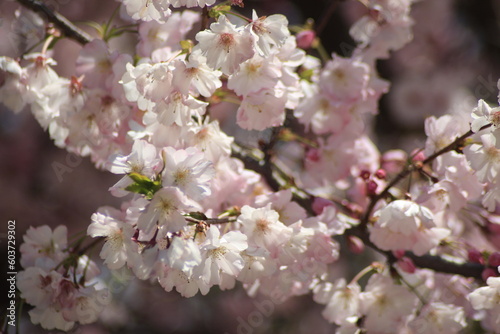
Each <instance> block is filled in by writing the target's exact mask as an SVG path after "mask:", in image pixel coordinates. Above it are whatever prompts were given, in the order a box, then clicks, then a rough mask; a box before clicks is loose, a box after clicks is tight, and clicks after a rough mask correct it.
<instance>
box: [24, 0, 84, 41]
mask: <svg viewBox="0 0 500 334" xmlns="http://www.w3.org/2000/svg"><path fill="white" fill-rule="evenodd" d="M17 2H19V3H20V4H21V5H23V6H24V7H26V8H28V9H31V10H32V11H34V12H36V13H39V14H43V16H45V18H46V20H47V21H48V22H51V23H53V24H54V26H55V27H56V28H57V29H59V30H60V31H61V32H62V33H63V34H64V35H65V36H66V37H68V38H70V39H73V40H75V41H77V42H78V43H80V44H87V43H89V42H90V41H91V40H92V37H91V36H90V35H89V34H87V33H86V32H85V31H83V30H81V29H80V28H78V27H76V26H75V25H74V24H73V23H71V22H70V21H69V20H68V19H67V18H65V17H64V16H62V15H61V14H59V13H58V12H56V11H53V10H51V9H50V8H49V7H47V6H46V5H45V4H44V3H43V2H41V1H38V0H17Z"/></svg>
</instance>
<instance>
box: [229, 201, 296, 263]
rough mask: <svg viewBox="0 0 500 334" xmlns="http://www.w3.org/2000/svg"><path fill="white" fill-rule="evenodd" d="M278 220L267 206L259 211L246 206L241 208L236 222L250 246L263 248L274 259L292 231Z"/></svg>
mask: <svg viewBox="0 0 500 334" xmlns="http://www.w3.org/2000/svg"><path fill="white" fill-rule="evenodd" d="M278 219H279V214H278V213H277V212H276V211H274V210H271V208H270V205H269V204H268V205H267V206H266V207H264V208H259V209H254V208H252V207H250V206H247V205H246V206H244V207H242V208H241V215H240V216H239V217H238V222H239V223H241V224H242V228H243V232H244V233H245V234H246V235H247V236H248V241H249V244H250V245H255V246H257V247H263V248H264V249H267V250H268V251H269V252H270V253H271V256H272V257H276V256H277V254H278V253H279V252H280V246H281V245H282V244H284V243H285V242H287V241H288V240H289V238H290V237H291V235H292V230H291V229H290V228H288V227H286V226H285V225H284V224H283V223H282V222H280V221H279V220H278Z"/></svg>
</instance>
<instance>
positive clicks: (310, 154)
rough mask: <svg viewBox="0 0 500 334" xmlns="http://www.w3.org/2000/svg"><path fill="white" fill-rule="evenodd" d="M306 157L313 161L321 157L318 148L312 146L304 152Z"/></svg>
mask: <svg viewBox="0 0 500 334" xmlns="http://www.w3.org/2000/svg"><path fill="white" fill-rule="evenodd" d="M306 159H307V160H310V161H314V162H318V161H319V160H320V159H321V155H320V153H319V150H318V149H315V148H312V149H310V150H309V151H307V153H306Z"/></svg>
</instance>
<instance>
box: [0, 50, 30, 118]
mask: <svg viewBox="0 0 500 334" xmlns="http://www.w3.org/2000/svg"><path fill="white" fill-rule="evenodd" d="M0 78H1V79H0V101H1V103H2V104H4V105H5V106H6V107H7V108H9V109H10V110H12V111H13V112H19V111H21V109H23V107H24V106H25V104H26V100H25V99H24V98H23V96H24V93H25V92H26V90H27V87H26V85H25V84H24V82H23V81H25V80H26V78H25V71H24V70H23V69H22V68H21V66H20V65H19V63H18V62H17V61H15V60H14V59H11V58H8V57H0Z"/></svg>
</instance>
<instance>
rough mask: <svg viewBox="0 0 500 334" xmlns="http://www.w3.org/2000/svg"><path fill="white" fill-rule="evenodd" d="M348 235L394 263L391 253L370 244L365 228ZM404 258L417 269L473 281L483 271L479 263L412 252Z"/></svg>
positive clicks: (352, 231)
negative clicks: (459, 261)
mask: <svg viewBox="0 0 500 334" xmlns="http://www.w3.org/2000/svg"><path fill="white" fill-rule="evenodd" d="M346 234H348V235H354V236H356V237H358V238H360V239H361V240H362V241H363V243H364V244H365V245H367V246H368V247H370V248H371V249H373V250H374V251H376V252H378V253H380V254H382V255H383V256H385V257H386V258H387V259H389V260H391V259H392V260H393V261H390V262H394V260H395V258H394V255H393V254H392V252H389V251H384V250H381V249H380V248H378V247H377V246H375V245H374V244H373V242H371V240H370V238H369V235H368V231H367V230H366V227H365V226H355V227H353V228H351V229H350V230H348V231H346ZM405 256H407V257H409V258H410V259H411V260H412V261H413V263H414V264H415V265H416V266H417V267H419V268H425V269H432V270H434V271H435V272H439V273H443V274H456V275H461V276H464V277H473V278H475V279H482V276H481V274H482V272H483V270H484V266H483V265H482V264H479V263H470V262H466V263H456V262H450V261H448V260H445V259H443V258H442V257H440V256H435V255H423V256H417V255H415V254H413V253H412V252H406V253H405Z"/></svg>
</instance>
